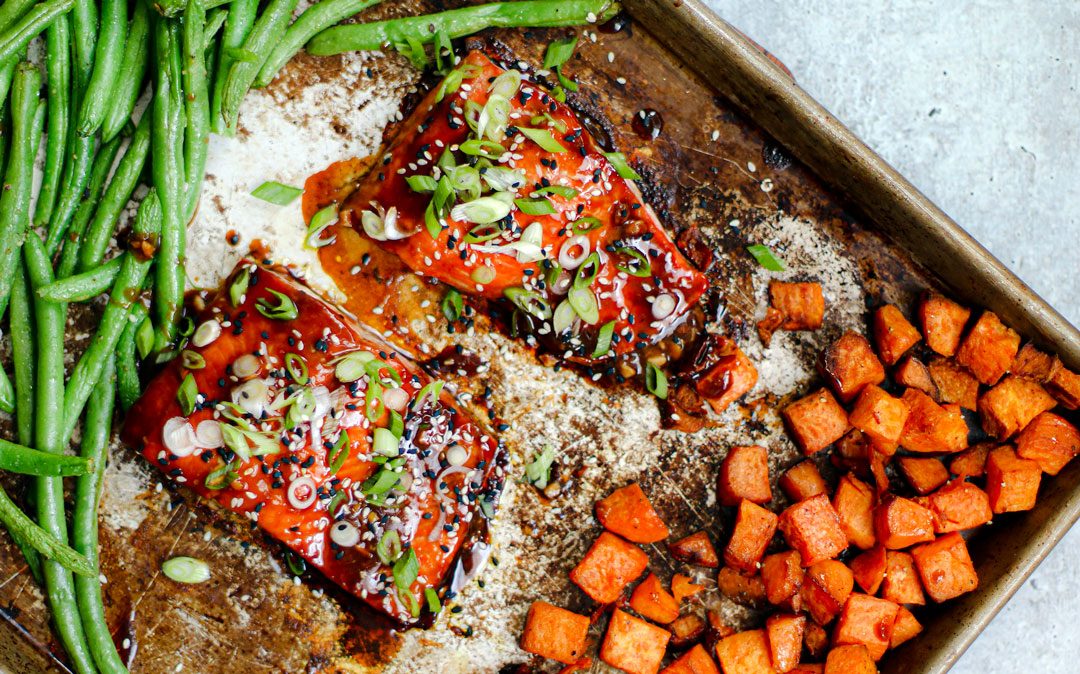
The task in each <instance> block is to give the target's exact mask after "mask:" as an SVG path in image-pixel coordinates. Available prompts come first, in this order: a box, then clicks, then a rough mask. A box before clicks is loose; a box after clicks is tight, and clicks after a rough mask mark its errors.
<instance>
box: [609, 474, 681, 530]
mask: <svg viewBox="0 0 1080 674" xmlns="http://www.w3.org/2000/svg"><path fill="white" fill-rule="evenodd" d="M596 519H598V520H600V524H601V525H602V526H603V527H604V528H605V529H607V530H608V531H610V532H612V533H616V534H618V535H620V536H622V537H623V538H625V539H626V540H628V541H633V542H634V543H656V542H657V541H662V540H664V539H665V538H667V537H668V535H669V532H668V528H667V525H666V524H664V521H663V520H661V519H660V516H659V515H657V514H656V511H655V510H653V507H652V504H651V503H649V498H648V497H647V496H645V492H644V491H642V490H641V486H640V485H639V484H637V483H636V482H635V483H633V484H629V485H626V486H625V487H621V488H619V489H616V490H615V491H613V492H611V494H609V495H608V497H607V498H605V499H601V500H600V501H597V502H596Z"/></svg>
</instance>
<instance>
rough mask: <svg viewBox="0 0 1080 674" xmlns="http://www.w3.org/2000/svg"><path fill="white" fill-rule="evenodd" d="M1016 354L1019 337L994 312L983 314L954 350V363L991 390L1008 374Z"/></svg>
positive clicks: (1018, 346) (1018, 348)
mask: <svg viewBox="0 0 1080 674" xmlns="http://www.w3.org/2000/svg"><path fill="white" fill-rule="evenodd" d="M1019 350H1020V335H1018V334H1017V333H1016V331H1015V330H1013V329H1012V328H1010V327H1008V326H1007V325H1005V324H1004V323H1002V322H1001V319H999V318H998V317H997V314H995V313H994V312H993V311H984V312H983V314H982V316H979V320H978V321H976V323H975V325H974V326H972V328H971V331H970V332H968V335H967V337H965V338H964V341H963V342H961V343H960V348H959V349H957V350H956V362H957V363H959V364H960V365H963V366H964V367H966V368H967V369H968V370H970V371H971V374H973V375H975V378H976V379H978V380H979V381H981V382H982V383H984V384H986V385H987V386H993V385H994V384H996V383H997V382H998V380H999V379H1001V377H1002V376H1004V375H1005V373H1006V372H1008V371H1009V366H1010V365H1012V362H1013V358H1015V357H1016V353H1017V351H1019Z"/></svg>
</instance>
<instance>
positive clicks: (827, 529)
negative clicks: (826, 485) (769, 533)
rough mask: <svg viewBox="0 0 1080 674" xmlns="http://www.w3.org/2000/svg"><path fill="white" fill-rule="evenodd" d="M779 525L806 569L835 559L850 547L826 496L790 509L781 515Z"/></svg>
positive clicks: (794, 505)
mask: <svg viewBox="0 0 1080 674" xmlns="http://www.w3.org/2000/svg"><path fill="white" fill-rule="evenodd" d="M779 526H780V531H782V532H784V538H785V539H786V540H787V542H788V545H790V546H791V547H792V548H794V549H795V550H798V551H799V555H800V556H801V557H802V564H803V566H810V565H812V564H815V563H817V562H820V561H822V560H824V559H832V558H833V557H835V556H837V555H839V554H840V553H841V552H843V551H844V550H845V549H847V546H848V541H847V536H845V535H844V530H843V529H841V528H840V520H839V519H837V517H836V511H835V510H833V507H832V504H831V503H829V497H827V496H826V495H825V494H818V495H817V496H815V497H813V498H809V499H806V500H805V501H799V502H798V503H795V504H793V505H791V506H788V508H787V509H786V510H785V511H784V512H783V513H782V514H781V515H780V523H779Z"/></svg>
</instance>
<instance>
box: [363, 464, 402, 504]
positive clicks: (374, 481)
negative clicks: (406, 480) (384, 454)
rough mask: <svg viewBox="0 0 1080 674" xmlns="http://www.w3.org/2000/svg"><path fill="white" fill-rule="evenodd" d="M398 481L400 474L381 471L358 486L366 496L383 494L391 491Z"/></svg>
mask: <svg viewBox="0 0 1080 674" xmlns="http://www.w3.org/2000/svg"><path fill="white" fill-rule="evenodd" d="M400 479H401V474H400V473H395V472H394V471H392V470H386V469H383V470H380V471H379V472H378V473H375V474H374V475H372V476H371V477H369V478H368V479H367V480H365V481H364V483H363V484H362V485H360V491H361V492H363V493H364V494H365V495H367V496H377V495H379V494H385V493H386V492H388V491H390V490H391V489H393V488H394V485H396V484H397V483H398V481H399V480H400ZM369 500H370V499H369Z"/></svg>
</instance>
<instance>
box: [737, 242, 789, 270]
mask: <svg viewBox="0 0 1080 674" xmlns="http://www.w3.org/2000/svg"><path fill="white" fill-rule="evenodd" d="M746 251H747V252H748V253H750V254H751V255H753V256H754V259H755V260H757V262H758V264H760V265H761V266H762V267H765V268H766V269H768V270H769V271H784V263H783V262H781V261H780V260H779V259H778V258H777V257H776V256H775V255H773V252H772V250H770V249H769V247H768V246H763V245H761V244H758V245H756V246H747V247H746Z"/></svg>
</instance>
